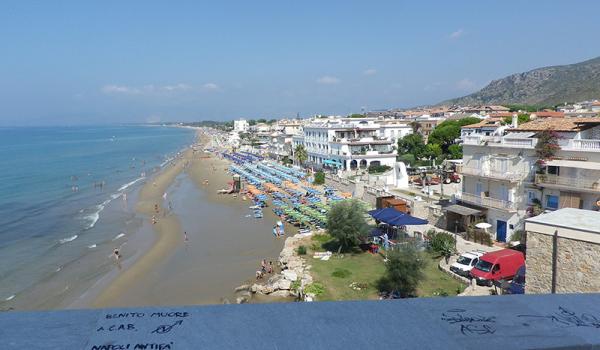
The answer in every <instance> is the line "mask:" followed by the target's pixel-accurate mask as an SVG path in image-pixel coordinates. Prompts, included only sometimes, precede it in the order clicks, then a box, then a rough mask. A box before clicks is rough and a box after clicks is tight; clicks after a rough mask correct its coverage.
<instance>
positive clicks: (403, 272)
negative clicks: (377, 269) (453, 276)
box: [377, 245, 425, 298]
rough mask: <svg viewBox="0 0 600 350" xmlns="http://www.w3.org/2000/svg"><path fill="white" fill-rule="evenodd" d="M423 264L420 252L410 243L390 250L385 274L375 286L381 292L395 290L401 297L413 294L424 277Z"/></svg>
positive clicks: (392, 291)
mask: <svg viewBox="0 0 600 350" xmlns="http://www.w3.org/2000/svg"><path fill="white" fill-rule="evenodd" d="M424 264H425V261H424V259H423V258H422V256H421V254H420V253H419V252H418V251H417V249H416V248H415V247H414V246H412V245H405V246H402V247H400V248H398V249H393V250H391V251H390V252H389V253H388V261H387V263H386V266H385V267H386V271H385V275H384V276H383V277H381V278H380V279H379V280H378V282H377V288H378V289H379V291H381V292H389V293H395V292H397V293H399V294H400V297H401V298H406V297H411V296H414V295H415V294H416V291H417V286H418V285H419V282H420V281H421V280H422V279H423V277H424V274H423V267H424Z"/></svg>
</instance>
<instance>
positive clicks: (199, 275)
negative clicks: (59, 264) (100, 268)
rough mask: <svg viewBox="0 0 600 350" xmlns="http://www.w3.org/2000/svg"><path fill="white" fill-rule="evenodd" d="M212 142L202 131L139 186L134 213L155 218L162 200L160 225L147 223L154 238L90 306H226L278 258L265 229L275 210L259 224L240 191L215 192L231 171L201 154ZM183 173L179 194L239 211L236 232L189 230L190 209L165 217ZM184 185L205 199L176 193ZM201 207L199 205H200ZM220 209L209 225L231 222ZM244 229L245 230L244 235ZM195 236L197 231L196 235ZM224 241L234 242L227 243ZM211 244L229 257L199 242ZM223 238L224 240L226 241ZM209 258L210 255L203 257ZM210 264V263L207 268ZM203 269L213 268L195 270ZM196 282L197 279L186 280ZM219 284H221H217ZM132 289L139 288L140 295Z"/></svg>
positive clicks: (212, 156) (192, 220) (277, 248)
mask: <svg viewBox="0 0 600 350" xmlns="http://www.w3.org/2000/svg"><path fill="white" fill-rule="evenodd" d="M211 141H212V138H211V135H208V134H205V133H203V132H202V131H200V130H199V131H198V139H197V142H196V143H195V144H194V145H192V146H190V148H189V149H188V150H186V151H185V152H184V153H183V154H182V155H181V157H180V158H177V159H176V160H174V161H173V165H169V166H167V168H166V169H163V171H161V172H159V173H158V174H156V175H155V177H153V178H152V179H150V180H149V181H148V182H147V183H146V184H145V185H144V186H143V187H142V188H141V189H140V192H139V198H138V203H136V211H137V212H138V213H139V214H140V215H142V216H143V217H144V218H145V220H146V222H148V221H149V220H151V218H152V215H156V213H155V212H154V210H155V209H154V205H155V204H157V203H158V205H159V212H160V214H159V215H158V216H157V218H158V222H157V224H156V225H151V224H150V226H153V227H151V228H150V230H148V231H150V232H148V233H149V234H151V235H152V236H153V237H154V242H153V243H152V245H151V247H150V248H149V249H148V250H147V251H145V252H143V253H142V254H141V256H140V257H138V258H137V259H135V261H133V262H132V263H131V265H130V266H127V267H126V268H124V269H123V270H122V271H117V272H116V273H118V275H117V276H116V277H114V278H113V279H112V280H111V281H107V282H106V283H107V285H106V286H105V287H104V288H102V290H101V291H97V292H96V294H97V295H96V297H93V298H91V299H93V300H92V302H90V303H89V306H90V307H94V308H101V307H113V306H114V307H119V306H143V305H181V304H218V303H223V302H227V301H229V300H231V299H232V298H235V291H234V290H235V288H236V287H237V286H238V285H239V284H240V283H241V282H244V281H248V280H250V278H252V277H253V276H254V272H255V271H256V269H257V266H259V264H260V258H266V259H268V260H273V261H274V262H275V263H276V261H277V256H278V254H279V253H280V251H281V249H282V248H281V247H282V245H283V242H282V241H283V240H281V241H273V238H272V235H271V234H270V230H268V229H267V227H268V228H270V227H271V225H272V223H270V222H271V221H273V222H274V221H275V220H276V216H275V215H274V213H272V212H271V211H270V210H266V211H265V217H264V218H263V219H261V220H260V221H255V220H254V219H253V218H252V220H249V219H247V218H246V219H244V217H245V216H248V215H244V214H246V213H247V212H248V206H249V205H250V202H249V201H244V200H242V196H238V197H235V196H226V195H219V194H217V190H218V189H220V188H223V187H226V186H227V181H228V180H230V175H229V174H227V168H228V166H229V162H227V161H226V160H223V159H219V158H218V157H217V156H216V155H215V154H213V153H211V154H208V153H204V152H203V148H204V147H209V145H210V142H211ZM194 149H196V151H194ZM211 170H212V171H211ZM178 178H181V179H182V181H181V182H182V183H183V185H182V186H183V187H184V189H183V190H182V189H176V190H175V192H176V193H175V195H176V196H179V197H181V196H183V197H185V196H186V195H187V196H188V197H189V196H192V197H194V200H202V203H198V204H204V205H207V206H209V207H211V208H212V207H215V208H221V209H219V210H222V211H229V212H231V213H230V214H233V215H235V216H238V218H236V220H234V221H236V222H237V224H238V225H240V227H239V228H238V229H235V230H234V232H235V233H233V235H232V236H231V237H229V236H227V235H230V233H227V232H225V233H223V234H221V235H220V236H219V237H217V238H215V237H211V234H212V235H213V236H218V235H219V232H217V231H218V229H212V230H211V229H208V226H210V225H207V228H206V230H209V231H206V232H205V231H204V227H201V228H200V229H199V230H192V231H189V225H192V224H193V225H201V223H198V222H196V221H197V218H193V216H194V214H193V213H191V214H190V213H186V212H185V211H186V210H188V211H189V210H191V208H176V209H175V210H173V211H172V212H169V213H168V214H167V215H165V216H164V217H163V213H165V211H166V209H167V208H165V206H166V204H165V203H164V202H165V201H164V200H163V197H162V196H163V193H166V192H167V191H168V190H169V189H170V188H171V186H173V185H174V183H175V182H176V180H177V179H178ZM205 180H209V184H208V185H206V184H205V183H204V181H205ZM154 183H156V186H155V185H154ZM189 183H191V184H193V188H190V187H189V186H190V184H189ZM186 186H187V187H186ZM184 190H186V191H187V192H197V191H200V192H201V193H200V197H199V198H195V197H196V196H197V194H186V193H183V194H182V193H179V194H177V191H179V192H182V191H184ZM184 192H185V191H184ZM169 199H171V197H169ZM191 206H192V207H193V206H194V205H193V204H192V205H191ZM199 206H201V205H199ZM192 209H193V208H192ZM198 210H202V209H201V208H198ZM182 212H183V214H184V215H183V216H182ZM186 214H187V215H186ZM217 214H219V217H216V215H213V216H212V217H215V219H217V220H215V222H214V223H212V220H210V221H211V224H213V225H217V226H218V225H219V222H220V221H227V216H221V213H220V212H219V213H217ZM223 215H225V214H223ZM191 216H192V217H191ZM195 220H196V221H195ZM245 220H249V222H251V223H252V224H251V225H250V226H248V224H246V223H245ZM186 225H188V231H187V232H188V235H189V236H190V242H189V245H190V246H189V247H188V243H184V241H183V231H184V229H185V227H186ZM222 225H223V226H225V227H230V228H229V229H233V227H234V226H232V225H233V224H232V223H230V222H223V223H222ZM246 230H248V231H247V232H245V231H246ZM196 231H201V232H196ZM213 231H215V233H213ZM237 231H239V232H237ZM290 232H292V230H290ZM195 234H196V235H198V234H199V235H200V236H198V237H194V235H195ZM235 235H237V236H235ZM227 239H229V240H231V239H235V240H234V241H231V242H229V241H228V242H223V240H227ZM215 240H216V241H215ZM211 241H212V242H220V243H216V246H217V247H219V249H220V250H222V251H223V252H222V253H223V255H231V256H228V257H227V259H225V258H224V257H223V256H219V258H217V259H216V260H215V261H213V260H210V259H211V258H210V257H208V255H211V254H212V253H213V252H212V250H203V249H207V248H205V247H202V246H201V245H202V244H207V245H210V244H211V243H210V242H211ZM224 243H226V244H227V245H226V246H222V245H223V244H224ZM195 245H199V246H200V247H198V246H195ZM188 248H189V251H188ZM219 249H216V250H219ZM204 255H207V257H203V256H204ZM186 259H187V260H186ZM223 264H225V265H223ZM205 265H211V266H206V267H205ZM212 265H214V266H212ZM201 268H206V269H210V270H214V271H198V270H199V269H201ZM220 269H223V273H221V274H219V273H220ZM113 273H115V272H113ZM194 277H196V278H194ZM195 279H198V280H199V281H197V282H190V281H189V280H195ZM204 280H214V281H218V282H219V283H216V285H214V286H213V285H212V284H206V283H204V284H202V283H203V282H204ZM221 285H222V287H219V286H221ZM186 286H187V288H186ZM160 289H163V290H165V289H166V290H167V291H166V292H165V293H164V294H166V295H160V292H158V290H160ZM135 291H138V293H137V294H138V295H136V293H135ZM217 293H218V294H219V295H218V296H217ZM90 294H93V293H90Z"/></svg>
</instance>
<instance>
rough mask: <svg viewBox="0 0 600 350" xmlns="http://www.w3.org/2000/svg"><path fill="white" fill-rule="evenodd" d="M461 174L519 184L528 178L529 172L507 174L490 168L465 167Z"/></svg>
mask: <svg viewBox="0 0 600 350" xmlns="http://www.w3.org/2000/svg"><path fill="white" fill-rule="evenodd" d="M461 174H463V175H473V176H479V177H487V178H492V179H498V180H507V181H510V182H519V181H522V180H523V179H525V177H527V171H525V170H521V171H519V170H517V171H510V172H507V171H499V170H494V169H489V168H470V167H465V166H463V167H462V169H461Z"/></svg>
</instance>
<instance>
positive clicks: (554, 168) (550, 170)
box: [548, 165, 560, 175]
mask: <svg viewBox="0 0 600 350" xmlns="http://www.w3.org/2000/svg"><path fill="white" fill-rule="evenodd" d="M548 174H550V175H560V168H559V167H557V166H553V165H549V166H548Z"/></svg>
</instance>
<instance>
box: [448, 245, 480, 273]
mask: <svg viewBox="0 0 600 350" xmlns="http://www.w3.org/2000/svg"><path fill="white" fill-rule="evenodd" d="M483 254H485V252H484V251H482V250H474V251H472V252H468V253H463V254H461V255H460V256H459V257H458V259H456V262H455V263H453V264H452V265H450V271H452V272H454V273H455V274H457V275H460V276H464V277H469V274H470V273H471V269H473V266H475V265H476V264H477V263H478V262H479V258H480V257H481V256H482V255H483Z"/></svg>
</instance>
